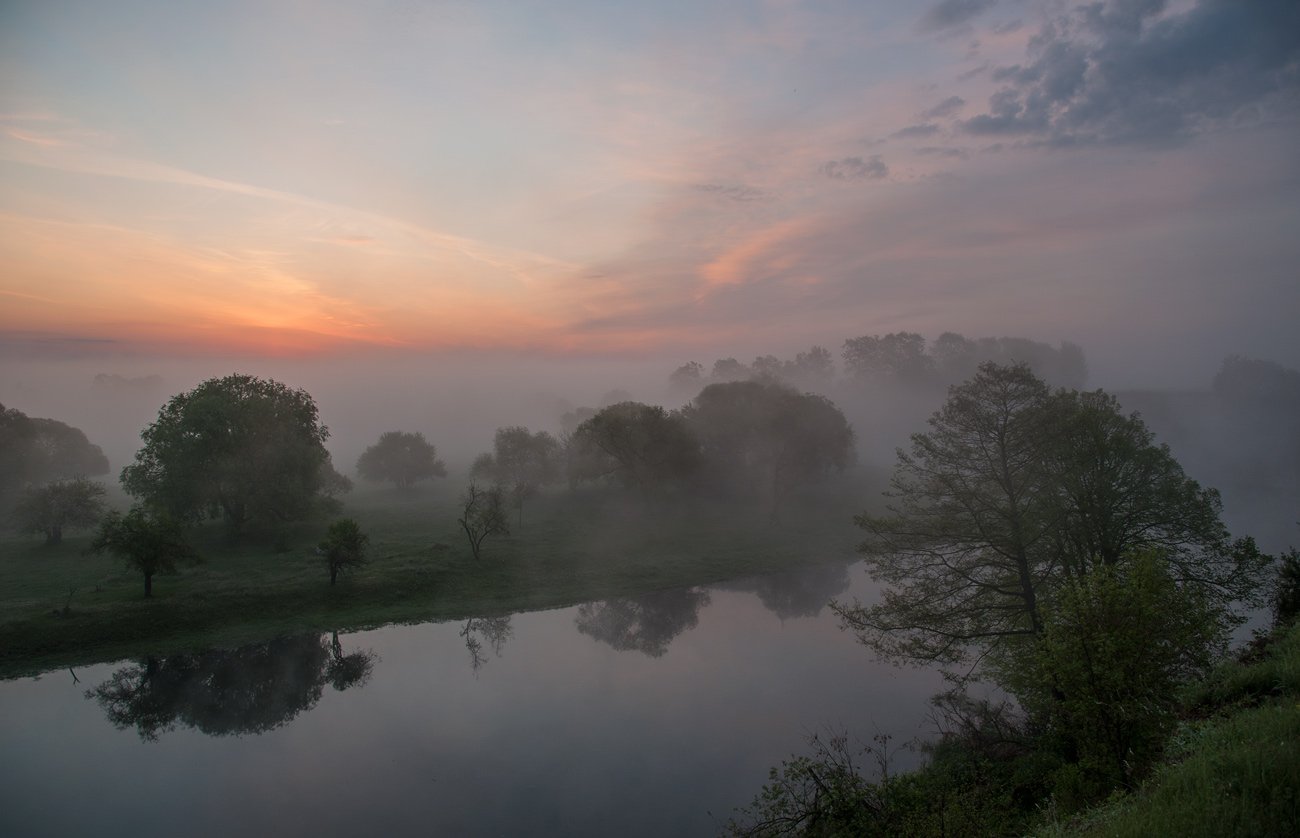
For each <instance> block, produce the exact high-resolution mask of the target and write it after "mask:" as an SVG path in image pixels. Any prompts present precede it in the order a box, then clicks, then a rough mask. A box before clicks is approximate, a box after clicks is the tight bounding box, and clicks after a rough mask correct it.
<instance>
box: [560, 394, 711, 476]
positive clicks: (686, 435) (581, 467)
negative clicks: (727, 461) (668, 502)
mask: <svg viewBox="0 0 1300 838" xmlns="http://www.w3.org/2000/svg"><path fill="white" fill-rule="evenodd" d="M567 454H568V460H569V479H570V481H572V482H578V481H582V480H599V479H602V478H609V479H613V480H617V481H618V482H620V483H622V484H623V485H624V486H629V487H637V488H640V489H641V490H643V491H649V490H651V489H656V488H661V487H663V486H665V485H668V484H670V483H673V482H681V481H684V480H686V479H687V478H689V477H690V476H691V475H693V474H694V473H695V470H696V469H697V468H698V466H699V457H700V449H699V442H698V441H697V440H696V438H695V435H694V434H693V433H691V430H690V428H689V427H688V426H687V424H686V421H685V420H684V419H683V418H682V416H681V415H680V414H677V413H669V412H668V411H666V410H664V409H663V408H662V407H658V406H651V405H647V404H642V403H640V402H620V403H618V404H614V405H610V406H609V407H606V408H604V409H603V410H601V411H599V412H598V413H596V415H594V416H592V417H591V418H590V419H587V420H586V421H585V422H583V423H582V424H581V425H579V426H578V427H577V429H576V430H575V431H574V432H573V434H572V435H571V436H570V437H569V440H568V446H567Z"/></svg>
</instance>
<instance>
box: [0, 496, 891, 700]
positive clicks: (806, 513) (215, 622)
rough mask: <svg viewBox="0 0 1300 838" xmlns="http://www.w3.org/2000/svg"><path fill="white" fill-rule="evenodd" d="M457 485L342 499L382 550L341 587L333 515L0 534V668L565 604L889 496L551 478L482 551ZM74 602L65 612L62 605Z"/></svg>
mask: <svg viewBox="0 0 1300 838" xmlns="http://www.w3.org/2000/svg"><path fill="white" fill-rule="evenodd" d="M460 489H461V486H460V484H459V483H457V482H453V481H437V483H436V485H432V486H424V487H421V488H418V489H416V490H413V491H411V492H401V491H398V490H396V489H389V488H381V489H362V490H359V491H354V492H353V493H351V494H349V495H348V496H346V498H345V509H344V513H343V514H345V515H349V516H351V517H354V518H356V519H357V521H358V522H359V523H360V524H361V527H362V529H363V530H365V531H366V532H367V533H369V535H370V539H371V544H370V553H369V556H370V563H369V564H368V565H367V566H366V567H364V568H362V569H361V570H360V571H359V572H357V573H354V574H352V575H349V576H344V577H340V580H339V583H338V585H337V586H335V587H333V588H331V587H330V585H329V577H328V573H327V572H326V569H325V567H324V565H323V563H322V561H321V560H320V559H319V558H318V557H317V556H316V555H315V554H314V552H313V548H314V546H315V544H316V543H317V542H318V541H319V539H320V538H322V537H323V535H324V529H325V523H326V522H324V521H322V522H316V523H313V524H310V525H302V526H300V527H298V528H297V529H296V530H295V531H293V532H291V533H290V538H289V539H288V549H287V550H286V551H285V552H280V553H276V552H274V551H273V550H272V549H271V548H270V547H269V546H267V545H265V544H247V543H241V544H233V545H232V544H230V543H229V542H228V541H226V540H225V536H224V532H223V530H222V528H221V527H220V526H219V525H216V524H214V525H210V526H205V527H202V528H199V529H197V530H196V531H195V533H194V536H193V541H194V543H195V545H196V546H197V547H198V549H199V550H200V552H201V553H202V554H203V556H204V561H203V563H201V564H197V565H192V566H185V567H182V568H181V569H180V571H179V573H177V574H176V575H174V576H157V577H155V578H154V595H153V598H152V599H150V600H146V599H144V598H143V580H142V577H141V576H140V575H139V574H138V573H135V572H133V571H128V570H127V569H126V568H124V567H123V566H122V565H121V564H120V563H119V562H118V561H117V560H116V559H113V558H110V557H109V556H107V555H102V556H94V555H85V554H84V550H85V547H86V545H87V543H88V542H89V540H90V538H89V536H88V535H84V534H82V535H77V536H73V537H70V538H68V539H67V540H66V542H65V543H64V544H63V545H61V546H59V547H54V548H47V547H45V546H44V544H43V541H42V540H41V539H39V538H35V537H33V538H22V539H18V538H14V537H12V536H11V535H9V536H6V538H5V539H4V540H3V541H0V677H13V676H17V675H22V674H29V673H33V672H37V671H41V670H45V669H50V668H54V667H61V666H67V665H72V664H86V663H91V662H97V661H104V660H113V659H119V658H123V657H133V656H140V655H144V654H158V653H165V652H172V651H179V650H182V649H189V648H197V647H208V646H231V645H237V644H239V643H245V642H251V641H254V640H259V639H264V638H267V637H271V636H275V635H278V634H283V633H289V632H298V631H307V630H319V631H335V630H338V631H344V630H347V631H352V630H357V629H361V628H367V627H374V626H378V625H383V624H386V623H391V622H417V621H425V620H444V619H464V618H468V617H475V616H490V615H499V614H508V613H513V612H517V611H523V610H534V609H542V608H555V607H562V606H566V605H572V604H574V603H579V602H585V601H589V600H595V599H602V598H607V597H612V596H629V595H635V594H638V593H645V592H648V591H652V590H659V589H664V588H672V587H681V586H690V585H701V584H708V583H712V582H720V581H725V580H729V579H735V578H738V577H743V576H747V575H757V574H762V573H768V572H774V571H779V570H782V569H786V568H790V567H795V566H799V565H807V564H814V563H819V562H827V561H834V560H843V559H849V558H851V557H852V556H853V548H854V545H855V544H856V543H857V541H858V532H859V531H858V530H857V529H856V528H855V527H854V526H853V523H852V516H853V515H854V514H855V513H857V512H861V511H862V510H863V509H864V508H865V507H866V506H867V505H868V504H873V505H874V504H875V503H877V502H878V501H877V500H876V499H878V498H879V491H880V487H879V486H873V485H871V484H870V482H869V481H868V480H867V479H866V478H865V476H864V475H863V474H862V473H861V472H859V473H856V474H855V475H854V476H853V477H852V478H851V479H849V478H846V479H844V480H840V481H836V482H834V483H829V484H823V485H821V486H818V487H815V488H813V489H809V490H807V491H805V492H803V493H801V494H800V495H799V496H797V497H795V498H792V499H791V501H790V502H789V503H788V504H787V505H786V506H785V507H784V508H783V510H782V513H781V516H780V517H779V519H777V520H775V521H774V520H771V519H770V518H769V517H768V515H767V514H766V511H765V509H764V507H763V505H762V504H742V503H723V502H702V501H700V500H698V499H695V498H688V497H679V498H669V499H659V500H657V501H653V502H643V501H641V500H639V499H637V498H635V497H632V496H629V495H627V494H625V493H623V492H620V491H612V490H601V491H597V490H590V489H584V490H578V491H568V490H556V491H553V492H551V493H550V494H547V495H544V496H542V497H538V498H535V499H534V500H533V501H531V502H530V503H529V504H528V505H526V506H525V508H524V517H523V525H522V527H519V526H516V525H515V522H514V520H513V516H512V521H511V524H512V533H511V535H510V536H504V537H494V538H489V539H488V541H487V542H486V544H485V545H484V550H483V555H482V558H481V559H480V560H478V561H475V560H474V558H473V556H472V554H471V553H470V549H469V546H468V544H467V542H466V539H465V536H464V533H463V532H462V531H461V530H460V528H459V526H458V525H457V523H456V518H457V514H458V510H457V508H456V500H457V497H458V495H459V492H460ZM65 608H66V612H65Z"/></svg>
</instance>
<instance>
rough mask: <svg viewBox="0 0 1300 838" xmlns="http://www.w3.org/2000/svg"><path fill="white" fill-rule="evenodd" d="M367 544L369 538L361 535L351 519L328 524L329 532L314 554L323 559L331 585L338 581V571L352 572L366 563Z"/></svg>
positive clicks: (363, 534)
mask: <svg viewBox="0 0 1300 838" xmlns="http://www.w3.org/2000/svg"><path fill="white" fill-rule="evenodd" d="M369 544H370V536H368V535H366V534H365V533H363V532H362V531H361V528H360V527H358V526H357V522H356V521H354V520H352V519H351V518H340V519H339V520H337V521H335V522H334V523H332V524H330V528H329V532H328V534H327V535H326V536H325V540H324V541H322V542H321V543H320V546H319V547H317V548H316V552H317V553H319V554H320V555H321V557H323V558H324V559H325V566H326V567H327V568H329V572H330V584H331V585H333V584H334V583H335V581H337V580H338V576H339V572H340V571H345V570H352V569H354V568H358V567H361V566H362V565H364V564H365V563H366V547H367V546H368V545H369Z"/></svg>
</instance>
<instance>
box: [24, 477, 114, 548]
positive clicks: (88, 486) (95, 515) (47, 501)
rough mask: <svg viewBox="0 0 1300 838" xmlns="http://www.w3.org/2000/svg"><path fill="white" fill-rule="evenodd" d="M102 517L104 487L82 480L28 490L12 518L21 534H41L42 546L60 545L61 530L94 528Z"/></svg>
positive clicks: (61, 481) (79, 478)
mask: <svg viewBox="0 0 1300 838" xmlns="http://www.w3.org/2000/svg"><path fill="white" fill-rule="evenodd" d="M103 514H104V484H102V483H95V482H92V481H90V480H86V479H85V478H82V477H77V478H74V479H72V480H60V481H57V482H54V483H50V484H49V485H47V486H42V487H41V488H39V489H28V490H27V491H26V492H25V493H24V494H23V497H22V499H21V500H19V502H18V508H17V509H16V510H15V511H14V518H15V520H16V523H17V525H18V529H19V530H20V531H21V532H27V533H41V534H42V535H44V536H45V544H46V545H47V546H50V547H52V546H54V545H56V544H60V543H62V541H63V530H64V528H71V527H93V526H94V525H95V523H96V522H98V521H99V519H100V516H102V515H103Z"/></svg>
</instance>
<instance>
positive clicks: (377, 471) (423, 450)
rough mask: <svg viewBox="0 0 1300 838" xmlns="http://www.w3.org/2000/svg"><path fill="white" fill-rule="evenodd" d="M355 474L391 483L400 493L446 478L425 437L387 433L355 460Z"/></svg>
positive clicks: (434, 450) (445, 468) (420, 434)
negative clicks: (418, 484) (436, 478)
mask: <svg viewBox="0 0 1300 838" xmlns="http://www.w3.org/2000/svg"><path fill="white" fill-rule="evenodd" d="M357 473H358V474H360V475H361V476H362V477H364V478H365V479H366V480H372V481H374V482H383V481H389V480H391V481H392V482H393V483H396V484H397V487H398V488H399V489H409V488H411V487H412V486H414V485H415V484H416V482H418V481H420V480H427V479H428V478H431V477H446V476H447V467H446V466H445V465H443V462H442V460H439V459H438V450H437V448H435V447H434V446H433V445H432V444H430V443H429V441H428V440H426V439H425V438H424V434H422V433H413V434H411V433H404V432H402V431H387V432H385V433H384V434H381V435H380V437H379V441H378V442H376V443H375V444H374V445H372V446H370V447H369V448H367V449H366V450H365V452H364V453H362V455H361V456H360V457H359V458H358V459H357Z"/></svg>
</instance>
